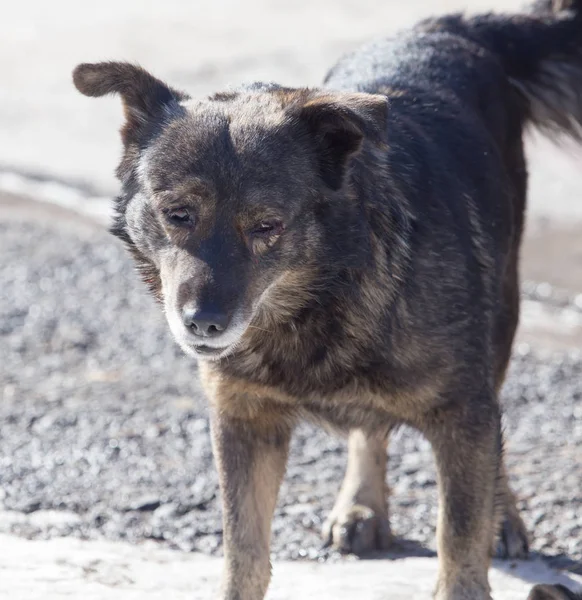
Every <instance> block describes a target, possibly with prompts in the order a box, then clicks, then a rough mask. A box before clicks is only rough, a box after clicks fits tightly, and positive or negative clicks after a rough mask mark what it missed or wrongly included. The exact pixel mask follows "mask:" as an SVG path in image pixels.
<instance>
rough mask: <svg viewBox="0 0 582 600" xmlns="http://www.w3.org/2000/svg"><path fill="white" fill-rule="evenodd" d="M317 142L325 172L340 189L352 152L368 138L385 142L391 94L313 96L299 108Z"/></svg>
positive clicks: (329, 182) (331, 184) (300, 116)
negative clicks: (388, 95)
mask: <svg viewBox="0 0 582 600" xmlns="http://www.w3.org/2000/svg"><path fill="white" fill-rule="evenodd" d="M299 118H300V119H301V120H302V121H303V122H304V123H305V124H306V125H307V128H308V130H309V132H310V133H311V136H312V138H313V140H314V142H315V147H316V152H317V156H318V160H319V166H320V171H321V176H322V178H323V180H324V182H325V183H326V184H327V185H328V186H329V187H330V188H331V189H332V190H338V189H339V188H340V187H341V185H342V182H343V179H344V175H345V172H346V169H347V166H348V162H349V159H350V157H351V156H353V155H354V154H356V153H357V152H358V151H359V150H360V149H361V147H362V143H363V141H364V139H365V138H368V139H371V140H372V141H375V142H382V141H383V140H384V136H385V132H386V124H387V118H388V98H387V97H386V96H382V95H379V94H365V93H357V92H353V93H344V92H330V93H322V94H321V95H316V96H315V97H312V98H311V99H309V100H308V101H307V102H306V103H305V104H303V106H302V107H301V109H300V111H299Z"/></svg>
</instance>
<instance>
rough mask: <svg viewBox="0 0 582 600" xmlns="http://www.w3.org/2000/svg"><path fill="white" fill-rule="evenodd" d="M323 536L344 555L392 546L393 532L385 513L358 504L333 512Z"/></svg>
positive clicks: (328, 544)
mask: <svg viewBox="0 0 582 600" xmlns="http://www.w3.org/2000/svg"><path fill="white" fill-rule="evenodd" d="M323 538H324V540H325V545H326V546H333V547H334V548H336V549H337V550H339V551H340V552H342V553H344V554H356V555H362V554H367V553H369V552H374V551H376V550H386V549H388V547H389V546H390V543H391V540H392V535H391V533H390V523H389V522H388V519H387V518H386V517H385V516H381V515H378V514H377V513H376V512H374V511H373V510H372V509H371V508H368V507H367V506H362V505H358V504H355V505H352V506H349V507H347V508H346V509H343V510H337V511H336V510H334V511H333V512H332V514H331V515H330V517H329V518H328V520H327V521H326V522H325V525H324V526H323Z"/></svg>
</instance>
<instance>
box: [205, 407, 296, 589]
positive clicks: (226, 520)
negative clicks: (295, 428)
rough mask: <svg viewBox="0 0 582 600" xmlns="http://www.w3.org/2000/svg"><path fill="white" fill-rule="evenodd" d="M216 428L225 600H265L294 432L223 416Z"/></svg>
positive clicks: (215, 417) (218, 417) (213, 422)
mask: <svg viewBox="0 0 582 600" xmlns="http://www.w3.org/2000/svg"><path fill="white" fill-rule="evenodd" d="M211 425H212V443H213V448H214V455H215V459H216V464H217V468H218V476H219V482H220V488H221V492H222V506H223V525H224V538H223V539H224V555H225V561H226V563H225V571H224V578H223V584H222V585H223V587H222V592H221V595H220V600H261V599H262V598H263V597H264V596H265V593H266V591H267V586H268V585H269V580H270V578H271V564H270V560H269V543H270V537H271V519H272V516H273V512H274V510H275V504H276V502H277V494H278V492H279V486H280V484H281V479H282V478H283V475H284V473H285V465H286V462H287V455H288V451H289V439H290V434H291V431H290V428H288V427H286V426H281V425H273V424H265V423H264V422H261V423H255V422H253V421H249V420H246V419H245V420H242V419H236V418H232V417H229V416H225V415H224V414H219V413H218V412H215V413H214V414H213V416H212V418H211Z"/></svg>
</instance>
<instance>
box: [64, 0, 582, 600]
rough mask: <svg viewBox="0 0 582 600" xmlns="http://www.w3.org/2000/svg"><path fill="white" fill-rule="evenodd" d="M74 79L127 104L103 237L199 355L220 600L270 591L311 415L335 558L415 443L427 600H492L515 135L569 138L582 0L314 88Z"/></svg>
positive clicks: (575, 133)
mask: <svg viewBox="0 0 582 600" xmlns="http://www.w3.org/2000/svg"><path fill="white" fill-rule="evenodd" d="M73 79H74V83H75V85H76V87H77V88H78V90H79V91H80V92H81V93H83V94H85V95H87V96H103V95H106V94H110V93H116V94H119V95H120V96H121V98H122V100H123V105H124V111H125V124H124V126H123V128H122V131H121V137H122V141H123V147H124V154H123V157H122V159H121V163H120V165H119V167H118V170H117V174H118V177H119V179H120V181H121V184H122V192H121V195H120V196H119V198H118V199H117V202H116V208H117V216H116V218H115V222H114V225H113V227H112V232H113V233H114V234H115V235H116V236H118V237H119V238H121V240H123V242H125V244H126V245H127V247H128V249H129V251H130V252H131V253H132V255H133V257H134V258H135V260H136V264H137V267H138V269H139V270H140V272H141V274H142V276H143V279H144V280H145V282H146V284H147V285H148V286H149V288H150V290H151V291H152V293H153V294H154V296H155V297H156V298H157V299H158V300H159V301H160V302H161V304H162V305H163V309H164V311H165V314H166V317H167V320H168V323H169V327H170V329H171V331H172V333H173V335H174V337H175V338H176V340H177V342H178V343H179V344H180V346H181V347H182V348H183V349H184V350H185V351H186V352H187V353H188V354H190V355H192V356H193V357H195V358H196V359H198V361H199V371H200V374H201V378H202V381H203V384H204V387H205V390H206V392H207V394H208V398H209V402H210V413H211V430H212V443H213V451H214V455H215V458H216V463H217V467H218V473H219V482H220V486H221V493H222V502H223V521H224V553H225V573H224V579H223V584H222V591H221V595H220V598H221V599H222V600H260V599H261V598H263V597H264V595H265V593H266V590H267V586H268V584H269V580H270V572H271V567H270V561H269V541H270V527H271V518H272V514H273V511H274V508H275V504H276V499H277V494H278V490H279V486H280V483H281V479H282V478H283V475H284V471H285V464H286V461H287V455H288V451H289V440H290V437H291V434H292V431H293V428H294V426H295V425H296V424H297V423H298V422H299V421H301V420H303V419H308V420H310V421H312V422H315V423H318V424H321V425H323V426H326V427H330V428H332V429H334V430H337V431H345V432H349V453H348V466H347V471H346V477H345V480H344V483H343V485H342V488H341V491H340V494H339V497H338V500H337V503H336V505H335V508H334V509H333V511H332V512H331V516H330V519H329V520H328V522H327V524H326V527H325V535H326V537H327V538H328V540H329V542H330V543H333V544H334V545H336V546H337V547H339V548H340V549H342V550H344V551H354V552H365V551H368V550H371V549H374V548H383V547H386V546H387V545H388V544H389V543H390V528H389V523H388V509H387V490H386V488H385V469H386V457H387V454H386V444H387V438H388V435H389V433H390V432H391V431H392V430H393V429H394V428H395V427H398V426H400V425H403V424H404V425H408V426H411V427H413V428H415V429H417V430H418V431H420V432H421V433H422V434H424V436H426V438H427V439H428V440H429V441H430V443H431V444H432V448H433V450H434V454H435V458H436V464H437V475H438V490H439V515H438V528H437V530H438V531H437V538H438V539H437V547H438V556H439V574H438V580H437V584H436V591H435V597H436V598H437V600H485V599H489V598H490V588H489V584H488V575H487V572H488V567H489V564H490V555H491V553H492V549H493V547H494V544H495V538H496V536H497V535H498V534H499V536H500V542H501V546H502V549H503V551H504V553H505V554H506V555H507V556H510V557H520V556H524V555H525V554H526V553H527V534H526V531H525V528H524V526H523V523H522V521H521V518H520V516H519V514H518V511H517V509H516V504H515V498H514V496H513V494H512V492H511V490H510V489H509V486H508V482H507V474H506V471H505V468H504V465H503V440H502V433H501V422H500V419H501V415H500V406H499V403H498V393H499V389H500V387H501V384H502V382H503V378H504V374H505V371H506V368H507V363H508V360H509V358H510V354H511V346H512V341H513V338H514V334H515V329H516V326H517V323H518V316H519V283H518V255H519V247H520V240H521V237H522V229H523V222H524V211H525V204H526V184H527V170H526V162H525V158H524V149H523V141H522V136H523V133H524V129H525V128H526V127H528V126H530V125H534V126H538V127H540V128H541V129H542V130H545V131H546V132H548V133H549V134H550V135H553V134H557V133H565V134H569V135H570V136H572V137H573V138H575V139H578V140H580V138H581V134H580V131H581V130H580V126H581V125H582V0H561V1H560V0H555V1H553V2H549V1H547V0H546V1H545V2H538V3H537V4H535V5H534V6H533V7H532V8H531V10H530V11H529V12H528V13H524V14H519V15H494V14H486V15H482V16H477V17H473V18H466V17H464V16H463V15H459V14H457V15H449V16H445V17H442V18H434V19H429V20H425V21H423V22H421V23H420V24H418V25H417V26H416V27H414V28H413V29H412V30H411V31H409V32H406V33H404V34H402V35H400V36H398V38H397V39H393V40H380V41H378V42H374V43H372V44H368V45H366V46H364V47H363V48H361V49H359V50H356V51H355V52H354V53H352V54H351V55H348V56H346V57H344V58H343V59H341V60H340V61H339V63H338V64H337V65H336V66H335V67H333V68H332V70H331V71H330V72H329V74H328V75H327V77H326V79H325V82H324V84H323V85H322V86H321V87H319V88H315V89H307V88H298V89H295V88H287V87H283V86H279V85H276V84H263V83H256V84H252V85H249V86H246V87H242V88H240V89H233V90H229V91H226V92H222V93H217V94H215V95H213V96H211V97H209V98H205V99H199V100H196V99H191V98H190V97H189V96H188V95H187V94H185V93H183V92H180V91H177V90H175V89H172V88H171V87H169V86H168V85H166V84H165V83H163V82H162V81H160V80H158V79H156V78H155V77H154V76H152V75H151V74H149V73H148V72H147V71H145V70H143V69H142V68H140V67H138V66H135V65H131V64H128V63H119V62H106V63H97V64H81V65H79V66H78V67H77V68H76V69H75V71H74V74H73ZM536 593H537V592H536ZM556 593H557V592H556ZM535 597H539V594H538V596H535Z"/></svg>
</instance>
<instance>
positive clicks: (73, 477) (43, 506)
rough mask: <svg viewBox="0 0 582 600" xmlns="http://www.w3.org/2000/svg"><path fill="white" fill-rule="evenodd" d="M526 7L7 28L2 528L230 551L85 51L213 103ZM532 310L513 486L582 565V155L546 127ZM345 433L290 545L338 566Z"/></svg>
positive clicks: (128, 2) (424, 491)
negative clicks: (333, 517)
mask: <svg viewBox="0 0 582 600" xmlns="http://www.w3.org/2000/svg"><path fill="white" fill-rule="evenodd" d="M520 5H521V2H516V1H514V0H507V1H505V2H501V1H499V0H471V1H470V0H465V1H462V0H446V1H445V0H440V1H435V0H432V1H429V0H408V1H407V2H401V1H396V0H382V1H380V0H293V1H285V2H284V1H281V0H251V1H246V2H242V1H238V2H237V1H234V0H215V1H213V2H206V1H195V0H190V1H186V0H165V1H164V2H153V1H144V0H141V1H137V0H117V1H113V0H101V1H100V2H78V1H77V2H73V1H65V0H52V1H51V2H46V1H43V0H22V1H20V2H12V3H4V5H3V7H2V19H1V20H0V75H1V85H0V140H1V143H0V257H1V259H0V423H1V425H0V507H1V508H2V510H0V532H9V533H13V534H17V535H20V536H26V537H30V538H35V539H36V538H45V537H53V536H77V537H83V538H95V537H97V538H99V537H105V538H108V539H129V540H131V541H136V542H137V541H142V540H145V539H150V540H156V541H158V542H160V544H163V545H166V546H168V547H172V548H180V549H183V550H200V551H203V552H207V553H220V543H221V523H220V510H219V500H218V496H217V483H216V475H215V472H214V467H213V465H212V459H211V454H210V445H209V438H208V423H207V418H206V412H205V405H204V400H203V398H202V396H201V393H200V390H199V387H198V384H197V380H196V365H195V364H194V363H193V362H192V361H191V360H190V359H187V358H185V357H184V356H182V354H181V352H180V351H179V350H178V349H177V348H176V347H175V345H174V344H173V342H172V340H171V339H170V336H169V334H168V333H167V331H166V325H165V323H164V322H163V320H162V317H161V314H160V311H159V309H158V307H156V306H155V305H154V303H153V301H151V300H150V299H149V298H148V297H147V296H146V294H145V291H144V289H143V287H142V285H141V283H140V282H139V281H138V279H137V277H136V276H135V275H134V273H133V269H132V265H131V264H130V263H129V260H128V259H127V257H126V256H125V254H124V251H123V249H122V248H121V247H120V244H119V243H118V242H117V241H116V240H114V239H113V238H112V237H111V236H109V235H108V234H107V232H106V230H105V225H106V223H107V221H108V218H109V212H110V198H111V197H112V196H113V195H114V194H115V193H116V189H117V184H116V182H115V179H114V176H113V172H114V169H115V166H116V164H117V160H118V157H119V156H120V144H119V140H118V133H117V130H118V128H119V126H120V125H121V108H120V102H119V100H118V99H117V98H105V99H99V100H95V99H88V98H85V97H82V96H81V95H79V94H78V93H77V92H76V91H75V90H74V88H73V86H72V84H71V77H70V74H71V71H72V69H73V67H74V66H75V65H76V64H77V63H79V62H86V61H98V60H106V59H117V60H120V59H123V60H131V61H137V62H139V63H140V64H141V65H142V66H144V67H146V68H147V69H149V70H151V71H152V72H153V73H154V74H155V75H157V76H158V77H160V78H162V79H164V80H166V81H168V82H169V83H171V84H172V85H173V86H174V87H177V88H179V89H180V88H183V89H184V90H186V91H188V92H189V93H191V94H192V95H197V94H208V93H210V92H213V91H217V90H220V89H224V88H225V87H228V86H229V85H237V84H239V83H241V82H249V81H255V80H267V81H277V82H278V83H281V84H287V85H312V86H314V85H317V84H318V82H320V81H321V80H322V78H323V76H324V74H325V72H326V70H327V69H328V68H329V67H331V66H332V65H333V63H334V61H335V60H336V59H337V58H338V57H339V56H340V55H341V54H342V53H343V52H345V51H349V50H350V49H352V48H354V47H355V46H356V45H358V44H359V43H361V42H363V41H365V40H368V39H370V38H372V37H377V36H383V35H387V34H390V33H391V32H394V31H396V30H397V29H399V28H402V27H406V26H407V25H409V24H412V23H413V22H414V21H415V20H417V19H419V18H422V17H425V16H430V15H432V14H436V13H442V12H445V11H453V10H464V9H467V10H469V11H471V12H475V11H478V10H489V9H498V10H501V9H503V10H512V9H517V8H518V7H519V6H520ZM528 155H529V157H530V164H529V166H530V172H531V180H530V181H531V185H530V190H531V191H530V212H529V216H528V234H527V238H526V241H525V244H524V251H523V280H524V288H523V289H524V292H523V320H522V327H521V329H520V333H519V336H518V341H517V343H516V347H515V357H514V359H513V363H512V367H511V372H510V374H509V377H508V381H507V384H506V386H505V389H504V392H503V402H504V406H505V410H506V430H507V437H508V442H507V452H508V463H509V469H510V472H511V474H512V481H513V483H514V487H515V489H516V491H517V492H518V495H519V497H520V503H521V506H522V508H523V509H524V515H525V520H526V523H527V525H528V527H529V528H530V531H531V532H532V534H533V540H534V541H533V548H534V550H535V551H536V552H538V553H540V554H541V555H542V556H543V557H544V559H545V560H548V561H549V562H550V563H551V564H553V565H556V566H559V567H560V568H564V569H567V570H569V571H571V572H579V573H582V563H581V562H580V561H582V520H581V519H582V517H581V516H580V515H582V495H581V493H580V489H581V485H580V478H581V475H582V460H581V457H582V404H581V402H580V398H581V394H582V358H581V354H580V350H579V349H580V343H581V341H582V224H581V223H582V153H581V152H580V150H579V149H578V148H576V147H574V146H573V145H572V144H570V143H564V145H563V146H562V147H561V148H558V147H556V146H555V145H552V144H550V143H549V142H547V141H545V140H543V139H541V138H538V137H537V136H536V137H531V138H528ZM344 463H345V444H344V442H343V441H342V440H337V439H334V438H331V437H327V436H325V435H324V434H323V433H321V432H319V431H315V430H312V429H311V428H309V427H302V428H301V429H300V430H299V431H298V432H297V436H296V438H295V441H294V446H293V452H292V457H291V461H290V465H289V470H288V473H287V477H286V480H285V484H284V487H283V490H282V493H281V498H280V502H279V507H278V509H277V513H276V518H275V522H274V540H273V553H274V556H276V557H284V558H294V559H295V558H302V559H305V558H307V559H316V558H319V557H323V558H337V557H334V556H333V553H330V552H329V551H327V550H325V551H324V550H321V549H320V546H321V542H320V539H319V530H320V527H321V523H322V520H323V519H324V518H325V515H326V514H327V512H328V511H329V510H330V509H331V507H332V504H333V500H334V496H335V494H336V492H337V489H338V487H339V483H340V481H341V478H342V475H343V468H344ZM388 481H389V484H390V486H391V487H392V489H393V499H392V509H391V512H392V524H393V529H394V532H395V534H396V535H397V536H398V537H399V540H400V541H399V542H398V544H397V546H396V547H395V551H396V552H404V553H407V552H408V553H410V552H413V553H420V554H425V553H426V554H430V553H431V552H432V551H433V550H434V526H435V520H436V504H435V501H436V488H435V475H434V468H433V464H432V458H431V455H430V449H429V448H428V445H427V444H426V442H424V441H423V440H422V439H420V438H419V437H418V436H417V435H415V434H413V433H411V432H409V431H404V432H402V433H401V434H399V435H398V436H395V439H394V440H393V441H392V443H391V448H390V469H389V474H388Z"/></svg>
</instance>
